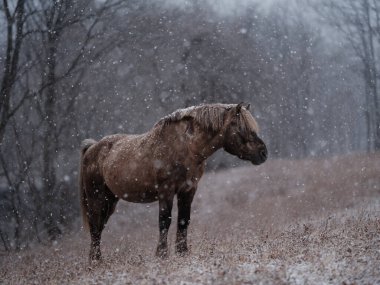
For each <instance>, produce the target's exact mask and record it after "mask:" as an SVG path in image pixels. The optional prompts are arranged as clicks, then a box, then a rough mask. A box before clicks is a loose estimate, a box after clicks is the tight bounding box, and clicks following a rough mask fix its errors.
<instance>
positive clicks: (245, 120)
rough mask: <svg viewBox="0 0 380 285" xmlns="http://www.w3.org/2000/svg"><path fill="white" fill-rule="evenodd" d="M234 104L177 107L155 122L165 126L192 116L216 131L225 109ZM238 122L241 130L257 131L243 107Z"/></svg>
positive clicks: (251, 118) (225, 111) (220, 125)
mask: <svg viewBox="0 0 380 285" xmlns="http://www.w3.org/2000/svg"><path fill="white" fill-rule="evenodd" d="M236 106H237V105H236V104H219V103H218V104H204V105H199V106H192V107H188V108H185V109H178V110H176V111H174V112H173V113H171V114H169V115H167V116H165V117H163V118H162V119H160V120H159V121H158V122H157V123H156V124H155V127H158V126H166V125H169V124H170V123H172V122H178V121H181V120H185V119H190V118H192V119H193V120H194V121H195V122H196V123H198V124H199V125H200V126H202V127H203V128H204V129H206V130H209V131H212V132H217V131H218V130H220V129H221V128H222V127H223V123H224V116H225V115H226V113H227V111H228V110H230V109H231V108H233V107H236ZM238 124H239V125H240V127H241V128H242V131H251V130H254V131H256V132H257V131H258V125H257V122H256V120H255V119H254V118H253V117H252V115H251V114H250V112H249V111H247V110H246V109H245V108H244V107H243V108H242V112H241V116H239V117H238Z"/></svg>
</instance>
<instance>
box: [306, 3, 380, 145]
mask: <svg viewBox="0 0 380 285" xmlns="http://www.w3.org/2000/svg"><path fill="white" fill-rule="evenodd" d="M313 7H314V8H315V10H316V11H317V12H318V13H319V14H320V16H321V17H322V18H323V19H326V20H327V22H328V23H329V24H330V25H332V26H333V27H335V28H336V29H337V30H338V31H339V32H340V33H341V34H342V35H343V36H344V38H345V39H346V41H347V42H348V43H349V44H350V46H351V48H352V50H353V52H354V54H355V55H356V56H357V57H358V58H359V59H360V61H361V63H362V72H361V75H362V78H363V81H364V87H365V104H366V108H365V116H366V121H367V138H368V139H367V150H368V151H372V150H379V149H380V109H379V97H380V95H379V88H378V87H379V80H380V78H379V76H380V73H379V65H380V59H379V56H380V54H379V53H380V33H379V19H380V5H379V3H378V1H377V0H347V1H333V0H324V1H318V2H316V3H315V4H314V5H313Z"/></svg>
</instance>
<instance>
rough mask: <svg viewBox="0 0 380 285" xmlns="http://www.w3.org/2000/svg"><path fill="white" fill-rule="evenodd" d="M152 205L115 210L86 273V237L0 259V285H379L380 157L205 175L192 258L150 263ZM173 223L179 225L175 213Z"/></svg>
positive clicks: (271, 164)
mask: <svg viewBox="0 0 380 285" xmlns="http://www.w3.org/2000/svg"><path fill="white" fill-rule="evenodd" d="M157 211H158V210H157V204H150V205H146V204H145V205H139V204H130V203H124V202H121V203H119V205H118V207H117V211H116V213H115V214H114V215H113V216H112V217H111V220H110V222H109V224H108V225H107V228H106V230H105V232H104V234H103V243H102V250H103V255H104V262H103V263H102V264H99V265H97V266H96V267H94V268H90V269H89V268H88V261H87V255H88V249H89V234H88V233H85V232H83V231H80V232H78V233H72V234H71V235H68V236H66V237H65V238H64V239H63V240H62V241H60V242H58V243H56V244H53V245H51V246H41V245H38V246H36V247H35V248H33V249H29V250H25V251H23V252H19V253H11V254H4V253H2V255H1V260H0V283H1V284H37V283H38V284H62V283H63V284H65V283H70V284H86V283H87V284H273V283H275V284H289V283H291V284H305V283H308V284H352V283H361V284H362V283H369V284H375V283H380V273H379V271H378V268H380V250H379V249H380V155H379V154H376V155H372V156H367V155H360V154H355V155H350V156H345V157H334V158H329V159H320V160H302V161H295V160H294V161H290V160H272V161H268V162H267V163H265V164H264V165H262V166H259V167H253V166H251V165H247V166H246V167H241V168H235V169H230V170H225V171H221V172H217V173H209V174H207V175H205V177H204V178H203V180H202V181H201V184H200V187H199V189H198V192H197V195H196V198H195V200H194V203H193V213H192V222H191V226H190V228H191V229H190V232H189V242H190V244H191V253H190V255H189V256H187V257H183V258H181V257H177V256H175V254H174V233H175V223H172V227H171V230H170V249H171V255H170V257H169V259H168V260H164V261H162V260H159V259H157V258H155V257H154V250H155V246H156V242H157V238H158V228H157V220H158V217H157ZM173 217H174V218H175V219H176V210H175V211H174V215H173Z"/></svg>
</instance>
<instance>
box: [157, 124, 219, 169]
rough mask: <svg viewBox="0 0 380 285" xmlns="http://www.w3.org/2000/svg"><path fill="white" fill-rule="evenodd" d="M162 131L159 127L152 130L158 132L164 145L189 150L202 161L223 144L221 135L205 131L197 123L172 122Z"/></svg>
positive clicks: (183, 151) (182, 150)
mask: <svg viewBox="0 0 380 285" xmlns="http://www.w3.org/2000/svg"><path fill="white" fill-rule="evenodd" d="M167 127H168V128H167V129H166V130H164V132H162V130H159V129H153V130H152V131H153V132H159V133H160V135H159V137H160V138H161V140H162V142H163V143H164V144H166V145H172V144H173V142H174V141H175V142H176V145H174V146H173V147H174V148H175V149H176V151H177V152H178V153H186V152H188V151H189V150H190V152H191V154H192V155H193V156H195V157H196V158H197V160H199V162H201V161H204V160H205V159H207V158H208V157H209V156H211V155H212V154H213V153H214V152H215V151H217V150H218V149H220V148H221V147H222V145H223V137H222V136H220V135H219V134H218V133H211V132H208V131H205V130H204V129H203V128H201V127H200V126H199V125H191V126H189V122H185V121H182V122H178V123H174V124H172V125H170V126H167Z"/></svg>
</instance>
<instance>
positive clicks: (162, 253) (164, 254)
mask: <svg viewBox="0 0 380 285" xmlns="http://www.w3.org/2000/svg"><path fill="white" fill-rule="evenodd" d="M156 256H157V257H158V258H161V259H167V258H168V257H169V252H168V249H167V248H157V251H156Z"/></svg>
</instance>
